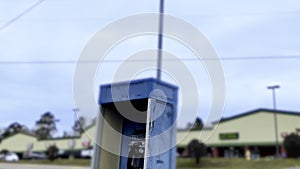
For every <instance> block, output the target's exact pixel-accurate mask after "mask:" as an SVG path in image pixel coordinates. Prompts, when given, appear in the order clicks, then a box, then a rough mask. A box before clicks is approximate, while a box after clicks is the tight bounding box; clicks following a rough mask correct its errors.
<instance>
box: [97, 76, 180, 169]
mask: <svg viewBox="0 0 300 169" xmlns="http://www.w3.org/2000/svg"><path fill="white" fill-rule="evenodd" d="M177 92H178V88H177V87H176V86H174V85H171V84H169V83H166V82H163V81H160V80H157V79H154V78H148V79H141V80H134V81H130V82H120V83H113V84H106V85H102V86H101V87H100V97H99V105H100V109H101V115H100V116H101V117H100V118H99V119H98V124H97V139H96V142H97V144H96V145H97V146H96V148H95V154H94V159H93V169H107V168H110V169H131V168H132V169H143V168H157V165H161V166H162V167H160V168H168V169H175V163H176V150H175V148H174V146H173V148H172V145H175V144H176V143H175V141H176V124H175V125H174V123H175V121H176V117H177V112H176V110H177ZM169 128H172V129H171V130H168V129H169ZM166 130H168V131H169V132H167V134H164V135H163V136H162V137H161V138H159V139H155V140H151V139H149V138H151V137H154V136H157V137H160V134H162V133H164V132H165V131H166ZM166 145H169V146H170V148H169V149H167V150H163V147H166ZM135 149H136V150H135ZM134 151H136V152H138V153H136V154H134V155H132V153H133V152H134ZM160 152H161V153H160ZM151 154H153V155H151ZM137 158H138V159H137Z"/></svg>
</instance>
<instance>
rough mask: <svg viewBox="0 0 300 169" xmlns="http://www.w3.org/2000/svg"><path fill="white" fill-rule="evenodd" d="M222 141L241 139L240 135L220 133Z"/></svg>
mask: <svg viewBox="0 0 300 169" xmlns="http://www.w3.org/2000/svg"><path fill="white" fill-rule="evenodd" d="M219 138H220V140H237V139H239V133H220V135H219Z"/></svg>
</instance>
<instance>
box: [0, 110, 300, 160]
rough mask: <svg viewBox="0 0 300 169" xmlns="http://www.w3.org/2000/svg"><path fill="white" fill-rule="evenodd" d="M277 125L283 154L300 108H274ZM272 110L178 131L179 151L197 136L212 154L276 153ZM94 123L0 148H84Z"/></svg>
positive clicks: (20, 137) (299, 123)
mask: <svg viewBox="0 0 300 169" xmlns="http://www.w3.org/2000/svg"><path fill="white" fill-rule="evenodd" d="M276 114H277V121H278V123H277V125H278V141H279V146H280V153H281V154H284V152H285V150H284V147H283V146H282V144H283V140H284V136H285V135H287V134H290V133H292V132H296V131H300V112H291V111H279V110H278V111H276ZM274 124H275V123H274V111H273V110H271V109H256V110H252V111H249V112H245V113H241V114H239V115H235V116H232V117H228V118H222V119H221V120H220V122H219V123H217V122H215V123H214V124H213V126H212V127H211V128H205V129H203V130H191V131H186V130H185V131H182V130H180V131H177V147H178V152H180V153H182V152H183V150H184V149H185V147H186V146H187V145H188V144H189V142H190V141H191V140H193V139H198V140H200V141H202V142H204V143H205V145H206V146H207V147H208V153H209V154H210V155H211V156H213V157H242V156H244V153H245V151H246V150H250V151H251V152H252V156H262V157H264V156H273V155H274V154H275V150H276V149H275V145H276V141H275V140H276V139H275V125H274ZM96 132H97V129H96V125H91V126H89V127H88V128H86V132H84V133H83V134H81V135H80V136H78V137H73V138H57V139H47V140H39V139H37V138H36V137H35V136H32V135H28V134H24V133H17V134H15V135H12V136H10V137H8V138H5V139H3V140H2V142H1V143H0V150H2V149H8V150H10V151H13V152H17V153H22V152H25V151H26V150H27V149H28V148H29V147H31V146H32V151H45V150H46V148H47V147H48V146H49V145H52V144H55V145H56V146H57V147H58V148H59V149H60V150H70V144H71V143H72V144H73V143H74V147H73V149H74V150H82V149H86V148H87V146H88V145H92V144H93V142H94V139H95V136H96Z"/></svg>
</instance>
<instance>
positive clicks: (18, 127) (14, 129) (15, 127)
mask: <svg viewBox="0 0 300 169" xmlns="http://www.w3.org/2000/svg"><path fill="white" fill-rule="evenodd" d="M18 132H25V133H29V130H28V128H27V127H26V126H25V125H22V124H20V123H18V122H14V123H12V124H10V125H9V126H8V127H7V128H6V129H5V130H4V132H3V134H2V137H3V138H6V137H8V136H11V135H14V134H16V133H18Z"/></svg>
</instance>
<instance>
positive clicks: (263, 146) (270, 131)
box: [177, 109, 300, 157]
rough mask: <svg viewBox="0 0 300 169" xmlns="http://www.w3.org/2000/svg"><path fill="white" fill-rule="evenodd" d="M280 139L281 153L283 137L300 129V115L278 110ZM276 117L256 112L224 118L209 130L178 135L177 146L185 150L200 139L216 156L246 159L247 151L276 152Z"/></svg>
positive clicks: (262, 111)
mask: <svg viewBox="0 0 300 169" xmlns="http://www.w3.org/2000/svg"><path fill="white" fill-rule="evenodd" d="M276 116H277V136H278V137H277V138H278V143H279V147H280V152H281V153H282V154H284V153H285V150H284V148H283V146H282V144H283V140H284V136H286V135H287V134H290V133H292V132H296V131H298V130H299V129H300V113H298V112H290V111H276ZM274 119H275V114H274V111H273V110H269V109H257V110H253V111H249V112H246V113H242V114H239V115H236V116H232V117H229V118H222V119H221V120H220V122H219V123H215V124H214V126H213V127H212V128H210V129H204V130H202V131H179V132H177V139H178V140H177V141H178V147H179V148H180V147H181V148H183V147H185V146H186V145H187V144H188V143H189V141H190V140H192V139H199V140H201V141H203V142H204V143H205V144H206V146H208V147H209V150H208V151H209V152H210V153H211V155H213V156H227V157H235V156H243V155H244V151H245V150H246V149H250V150H251V152H252V154H254V155H259V156H269V155H274V154H275V152H276V149H275V145H276V137H275V120H274Z"/></svg>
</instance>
